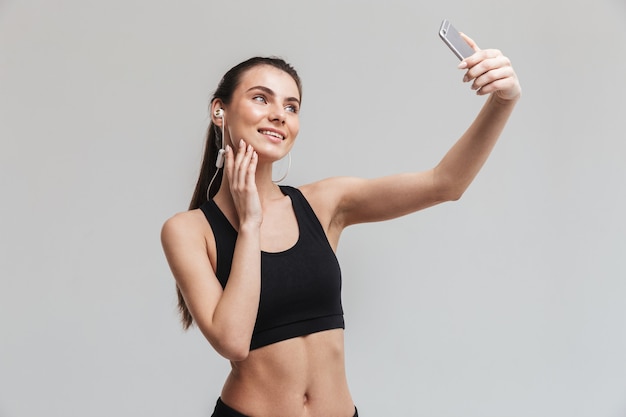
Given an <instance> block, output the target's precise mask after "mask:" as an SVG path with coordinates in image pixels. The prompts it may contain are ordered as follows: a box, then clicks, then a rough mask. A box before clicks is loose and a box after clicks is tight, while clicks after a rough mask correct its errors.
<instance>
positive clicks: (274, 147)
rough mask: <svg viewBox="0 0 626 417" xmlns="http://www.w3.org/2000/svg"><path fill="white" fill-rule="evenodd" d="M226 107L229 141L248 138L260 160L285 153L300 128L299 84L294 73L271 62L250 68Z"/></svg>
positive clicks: (276, 158)
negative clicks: (293, 76)
mask: <svg viewBox="0 0 626 417" xmlns="http://www.w3.org/2000/svg"><path fill="white" fill-rule="evenodd" d="M224 110H225V112H226V114H225V118H224V119H225V121H226V131H227V133H226V139H227V141H228V142H230V144H231V146H233V144H235V145H237V143H238V142H239V139H243V140H245V141H246V142H247V143H248V144H250V145H252V147H253V148H254V149H255V150H256V152H257V154H258V155H259V161H268V162H273V161H276V160H278V159H281V158H282V157H284V156H285V155H286V154H287V152H289V150H290V149H291V147H292V146H293V144H294V141H295V139H296V136H297V135H298V132H299V130H300V121H299V115H298V113H299V111H300V93H299V90H298V86H297V84H296V82H295V81H294V79H293V78H292V77H291V75H289V74H288V73H286V72H284V71H282V70H280V69H278V68H275V67H272V66H270V65H259V66H256V67H254V68H251V69H249V70H248V71H246V72H245V73H244V74H243V76H242V77H241V80H240V83H239V85H238V86H237V88H236V90H235V91H234V93H233V96H232V100H231V101H230V103H228V104H227V105H224ZM231 139H232V140H231ZM228 142H227V143H228ZM234 147H236V146H234Z"/></svg>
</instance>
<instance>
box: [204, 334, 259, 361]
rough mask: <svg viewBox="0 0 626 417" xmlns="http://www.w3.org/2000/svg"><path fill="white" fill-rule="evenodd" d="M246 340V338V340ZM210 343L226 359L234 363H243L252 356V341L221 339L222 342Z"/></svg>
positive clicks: (212, 341) (210, 341)
mask: <svg viewBox="0 0 626 417" xmlns="http://www.w3.org/2000/svg"><path fill="white" fill-rule="evenodd" d="M244 339H245V338H244ZM209 343H211V345H212V346H213V348H214V349H215V350H216V351H217V353H219V354H220V355H221V356H223V357H224V358H226V359H228V360H229V361H232V362H241V361H243V360H246V359H247V358H248V355H249V354H250V340H249V339H248V340H237V339H233V338H230V340H229V338H227V337H225V338H221V339H220V340H210V339H209Z"/></svg>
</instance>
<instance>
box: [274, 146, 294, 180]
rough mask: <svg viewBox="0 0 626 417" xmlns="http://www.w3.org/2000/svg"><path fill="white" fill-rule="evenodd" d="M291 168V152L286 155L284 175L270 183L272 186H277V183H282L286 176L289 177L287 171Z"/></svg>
mask: <svg viewBox="0 0 626 417" xmlns="http://www.w3.org/2000/svg"><path fill="white" fill-rule="evenodd" d="M290 168H291V152H289V153H287V171H285V174H284V175H283V176H282V177H280V178H279V179H277V180H272V182H273V183H274V184H278V183H279V182H281V181H283V180H284V179H285V178H287V175H289V169H290Z"/></svg>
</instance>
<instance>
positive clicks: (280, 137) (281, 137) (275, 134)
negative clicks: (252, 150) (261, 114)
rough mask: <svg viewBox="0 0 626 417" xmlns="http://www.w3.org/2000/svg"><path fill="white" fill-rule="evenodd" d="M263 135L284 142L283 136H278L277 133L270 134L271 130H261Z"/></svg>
mask: <svg viewBox="0 0 626 417" xmlns="http://www.w3.org/2000/svg"><path fill="white" fill-rule="evenodd" d="M261 134H263V135H270V136H274V137H275V138H278V139H280V140H283V135H280V134H278V133H276V132H270V131H269V130H261Z"/></svg>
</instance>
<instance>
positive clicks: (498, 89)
mask: <svg viewBox="0 0 626 417" xmlns="http://www.w3.org/2000/svg"><path fill="white" fill-rule="evenodd" d="M461 36H462V37H463V39H465V40H466V41H467V43H469V45H470V46H471V47H472V48H473V49H474V50H475V51H476V52H475V53H474V54H473V55H472V56H470V57H467V58H465V59H464V60H463V61H461V63H460V64H459V68H460V69H467V71H466V72H465V76H464V77H463V82H470V81H472V90H476V94H478V95H480V96H483V95H487V94H491V93H494V94H495V95H496V96H497V97H498V98H499V99H501V100H505V101H509V100H516V99H518V98H519V97H520V95H521V93H522V88H521V86H520V84H519V80H518V79H517V75H516V74H515V71H514V70H513V67H512V65H511V61H510V60H509V59H508V58H507V57H506V56H504V55H503V54H502V52H500V51H499V50H497V49H485V50H481V49H480V48H479V47H478V45H476V42H474V41H473V40H472V39H471V38H469V37H468V36H467V35H465V34H464V33H461Z"/></svg>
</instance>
